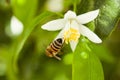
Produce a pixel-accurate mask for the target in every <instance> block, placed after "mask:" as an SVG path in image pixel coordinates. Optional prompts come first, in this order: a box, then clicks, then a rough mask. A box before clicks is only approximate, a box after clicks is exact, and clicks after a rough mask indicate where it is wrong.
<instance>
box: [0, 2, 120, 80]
mask: <svg viewBox="0 0 120 80" xmlns="http://www.w3.org/2000/svg"><path fill="white" fill-rule="evenodd" d="M47 2H48V0H0V80H120V49H119V48H120V22H119V18H120V0H99V1H98V0H62V3H56V4H61V5H62V6H63V9H62V10H61V11H59V12H51V11H53V10H49V9H48V8H47V7H46V5H47V4H46V3H47ZM56 7H57V6H55V7H54V8H56ZM95 9H100V14H99V16H98V18H97V19H96V20H95V21H92V22H91V23H88V24H86V25H87V26H88V27H89V28H90V29H91V30H93V31H94V30H95V33H96V34H98V36H100V37H101V39H102V40H103V43H102V44H94V43H92V42H90V41H88V40H87V39H86V38H85V37H83V36H81V38H80V42H79V44H78V47H77V49H76V51H75V52H74V53H72V51H71V49H70V47H69V45H64V47H63V49H62V51H61V53H64V54H62V55H60V57H61V58H62V60H61V61H58V60H56V59H54V58H49V57H47V56H46V55H45V49H46V47H47V46H48V45H49V44H50V42H52V41H53V39H54V38H55V36H56V35H57V34H58V33H59V31H56V32H48V31H44V30H42V29H41V25H43V24H44V23H46V22H48V21H50V20H53V19H58V18H61V17H63V14H64V13H65V12H66V11H68V10H74V11H75V12H76V13H77V14H82V13H85V12H88V11H91V10H95ZM12 16H16V17H17V18H18V19H19V20H20V21H21V22H22V23H23V25H24V30H23V32H22V33H21V34H20V35H18V36H14V35H12V34H11V33H9V31H10V22H11V17H12ZM8 27H9V28H8ZM16 27H17V26H16ZM7 29H9V30H7ZM8 34H9V35H8ZM10 35H11V36H10Z"/></svg>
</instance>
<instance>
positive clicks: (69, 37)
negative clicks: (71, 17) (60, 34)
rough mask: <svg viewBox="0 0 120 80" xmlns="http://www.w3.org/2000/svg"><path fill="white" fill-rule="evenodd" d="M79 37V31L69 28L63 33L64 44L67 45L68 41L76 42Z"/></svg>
mask: <svg viewBox="0 0 120 80" xmlns="http://www.w3.org/2000/svg"><path fill="white" fill-rule="evenodd" d="M79 37H80V34H79V31H78V30H76V29H74V28H70V29H69V30H67V31H65V32H64V39H65V42H66V44H68V41H78V38H79Z"/></svg>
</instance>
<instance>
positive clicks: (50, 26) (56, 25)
mask: <svg viewBox="0 0 120 80" xmlns="http://www.w3.org/2000/svg"><path fill="white" fill-rule="evenodd" d="M65 23H66V21H65V20H64V19H57V20H53V21H50V22H48V23H46V24H44V25H42V27H41V28H42V29H44V30H48V31H56V30H60V29H62V28H63V27H64V26H65Z"/></svg>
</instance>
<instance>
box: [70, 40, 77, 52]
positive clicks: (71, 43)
mask: <svg viewBox="0 0 120 80" xmlns="http://www.w3.org/2000/svg"><path fill="white" fill-rule="evenodd" d="M77 44H78V41H77V42H76V41H70V47H71V49H72V51H73V52H74V51H75V49H76V46H77Z"/></svg>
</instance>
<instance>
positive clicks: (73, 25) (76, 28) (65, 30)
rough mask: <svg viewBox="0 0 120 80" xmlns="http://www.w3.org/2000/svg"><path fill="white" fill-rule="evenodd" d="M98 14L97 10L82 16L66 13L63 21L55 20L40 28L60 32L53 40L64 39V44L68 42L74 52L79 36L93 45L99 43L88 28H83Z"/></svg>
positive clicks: (99, 40)
mask: <svg viewBox="0 0 120 80" xmlns="http://www.w3.org/2000/svg"><path fill="white" fill-rule="evenodd" d="M98 14H99V10H95V11H90V12H87V13H85V14H82V15H78V16H76V14H75V13H74V12H73V11H68V12H67V13H66V14H65V15H64V18H63V19H57V20H53V21H50V22H48V23H46V24H44V25H43V26H42V29H44V30H48V31H56V30H61V29H62V30H61V32H60V33H59V34H58V36H57V37H56V38H55V39H57V38H64V39H65V42H66V43H68V42H70V46H71V49H72V51H74V50H75V48H76V46H77V44H78V39H79V38H80V35H83V36H85V37H87V38H88V39H89V40H90V41H92V42H94V43H101V42H102V40H101V39H100V38H99V37H98V36H97V35H96V34H95V33H93V32H92V31H91V30H89V28H87V27H86V26H84V25H83V24H86V23H88V22H90V21H92V20H94V19H95V18H96V17H97V16H98Z"/></svg>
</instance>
